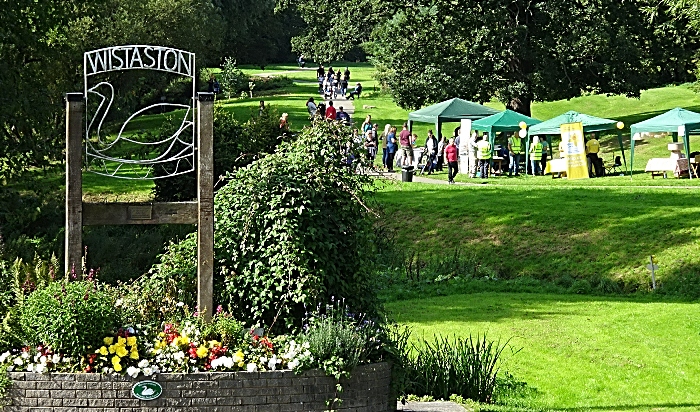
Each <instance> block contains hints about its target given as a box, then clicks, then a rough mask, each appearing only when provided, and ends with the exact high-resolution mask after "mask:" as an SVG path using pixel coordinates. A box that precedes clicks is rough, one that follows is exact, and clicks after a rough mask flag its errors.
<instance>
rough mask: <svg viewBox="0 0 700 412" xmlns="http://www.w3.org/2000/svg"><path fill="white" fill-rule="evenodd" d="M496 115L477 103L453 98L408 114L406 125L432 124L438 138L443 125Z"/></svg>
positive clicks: (496, 111)
mask: <svg viewBox="0 0 700 412" xmlns="http://www.w3.org/2000/svg"><path fill="white" fill-rule="evenodd" d="M496 113H500V111H499V110H496V109H492V108H490V107H486V106H484V105H482V104H479V103H474V102H469V101H466V100H462V99H459V98H454V99H450V100H445V101H444V102H440V103H437V104H434V105H432V106H428V107H424V108H422V109H420V110H416V111H415V112H411V113H409V114H408V123H409V127H410V128H412V127H413V122H423V123H433V124H435V129H436V131H437V132H436V133H437V135H438V137H440V136H441V135H442V133H441V130H440V129H441V128H442V124H443V123H448V122H459V121H461V120H462V119H471V120H478V119H482V118H484V117H487V116H491V115H492V114H496Z"/></svg>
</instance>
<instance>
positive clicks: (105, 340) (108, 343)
mask: <svg viewBox="0 0 700 412" xmlns="http://www.w3.org/2000/svg"><path fill="white" fill-rule="evenodd" d="M102 341H103V342H104V343H105V345H111V344H113V343H114V338H104V339H102Z"/></svg>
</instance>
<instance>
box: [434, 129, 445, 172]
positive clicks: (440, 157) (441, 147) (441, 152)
mask: <svg viewBox="0 0 700 412" xmlns="http://www.w3.org/2000/svg"><path fill="white" fill-rule="evenodd" d="M437 151H438V152H437V165H435V170H437V171H438V172H442V167H443V165H444V163H445V136H440V141H438V149H437Z"/></svg>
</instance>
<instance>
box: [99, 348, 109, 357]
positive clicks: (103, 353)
mask: <svg viewBox="0 0 700 412" xmlns="http://www.w3.org/2000/svg"><path fill="white" fill-rule="evenodd" d="M107 353H108V352H107V348H105V347H104V346H102V347H101V348H100V355H102V356H107Z"/></svg>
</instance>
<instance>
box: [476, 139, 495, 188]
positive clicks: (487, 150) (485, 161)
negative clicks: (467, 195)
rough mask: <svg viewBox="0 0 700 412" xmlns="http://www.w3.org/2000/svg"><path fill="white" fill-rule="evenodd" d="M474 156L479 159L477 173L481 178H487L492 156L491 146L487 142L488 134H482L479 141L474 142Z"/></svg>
mask: <svg viewBox="0 0 700 412" xmlns="http://www.w3.org/2000/svg"><path fill="white" fill-rule="evenodd" d="M476 148H477V152H476V157H477V158H478V159H479V174H480V175H481V178H482V179H488V177H489V167H490V166H491V157H492V156H493V148H492V147H491V143H489V138H488V136H484V137H483V138H482V139H481V140H479V143H477V144H476Z"/></svg>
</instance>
